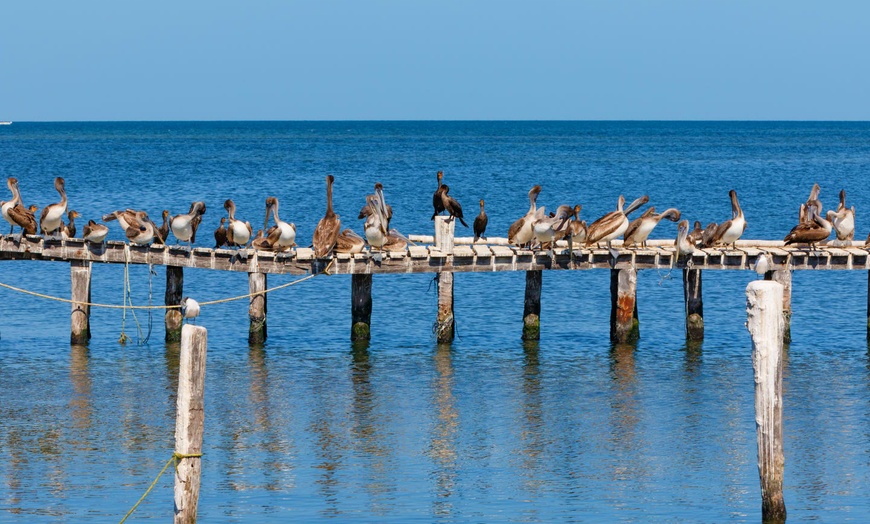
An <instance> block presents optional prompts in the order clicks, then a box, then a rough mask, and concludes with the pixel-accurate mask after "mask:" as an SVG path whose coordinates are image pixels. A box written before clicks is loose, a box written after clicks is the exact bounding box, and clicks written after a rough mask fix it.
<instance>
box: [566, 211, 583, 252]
mask: <svg viewBox="0 0 870 524" xmlns="http://www.w3.org/2000/svg"><path fill="white" fill-rule="evenodd" d="M581 209H583V206H580V205H576V206H574V211H575V218H574V219H573V220H571V227H570V228H569V229H570V232H569V233H568V249H569V250H570V251H571V252H572V253H573V252H574V245H575V244H576V245H578V246H582V245H583V244H584V243H585V242H586V230H587V227H586V221H585V220H580V210H581Z"/></svg>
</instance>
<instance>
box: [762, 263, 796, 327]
mask: <svg viewBox="0 0 870 524" xmlns="http://www.w3.org/2000/svg"><path fill="white" fill-rule="evenodd" d="M764 280H772V281H774V282H777V283H779V284H780V285H781V286H782V320H783V323H784V324H783V328H782V341H783V342H785V343H786V344H791V271H788V270H787V269H777V270H774V271H768V272H767V273H765V274H764Z"/></svg>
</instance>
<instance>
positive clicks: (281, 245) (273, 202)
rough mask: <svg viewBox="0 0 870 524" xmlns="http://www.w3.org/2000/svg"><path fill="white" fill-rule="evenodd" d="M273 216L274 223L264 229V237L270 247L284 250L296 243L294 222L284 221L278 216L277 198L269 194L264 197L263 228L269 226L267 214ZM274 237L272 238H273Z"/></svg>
mask: <svg viewBox="0 0 870 524" xmlns="http://www.w3.org/2000/svg"><path fill="white" fill-rule="evenodd" d="M270 213H271V215H272V216H273V217H275V225H274V226H272V228H270V229H267V230H266V237H267V238H268V239H270V240H269V242H270V244H271V246H272V249H274V250H276V251H284V250H286V249H289V248H291V247H293V246H295V245H296V224H294V223H293V222H284V221H283V220H281V219H280V218H279V217H278V199H277V198H275V197H273V196H271V197H269V198H267V199H266V221H265V223H264V224H263V229H266V228H267V227H268V226H269V214H270ZM273 239H274V240H273Z"/></svg>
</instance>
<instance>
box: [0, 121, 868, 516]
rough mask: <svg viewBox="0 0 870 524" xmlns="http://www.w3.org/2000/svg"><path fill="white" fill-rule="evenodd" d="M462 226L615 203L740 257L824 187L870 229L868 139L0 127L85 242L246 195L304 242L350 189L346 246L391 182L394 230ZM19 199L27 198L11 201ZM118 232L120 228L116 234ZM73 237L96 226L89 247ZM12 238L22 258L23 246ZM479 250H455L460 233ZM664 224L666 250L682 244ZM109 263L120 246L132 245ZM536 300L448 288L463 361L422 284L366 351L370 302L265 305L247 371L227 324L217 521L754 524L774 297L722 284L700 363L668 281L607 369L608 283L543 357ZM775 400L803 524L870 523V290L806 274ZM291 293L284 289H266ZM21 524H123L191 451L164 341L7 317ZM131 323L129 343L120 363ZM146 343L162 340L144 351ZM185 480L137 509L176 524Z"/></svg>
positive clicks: (554, 306) (662, 278) (659, 132)
mask: <svg viewBox="0 0 870 524" xmlns="http://www.w3.org/2000/svg"><path fill="white" fill-rule="evenodd" d="M438 170H443V171H444V173H445V182H446V183H447V184H449V185H450V187H451V195H453V196H455V197H456V198H457V199H458V200H459V201H460V202H461V203H462V204H463V206H464V209H465V213H466V215H468V216H472V217H473V216H474V215H476V213H477V205H476V202H477V200H479V199H481V198H482V199H485V200H486V202H487V212H488V214H489V217H490V222H489V230H488V232H489V234H491V235H493V236H505V235H506V231H507V228H508V226H509V225H510V223H511V222H512V221H513V220H515V219H516V218H518V217H519V216H521V215H522V214H523V213H524V212H525V211H526V209H527V208H528V199H527V196H526V193H527V191H528V189H529V188H530V187H531V186H532V185H534V184H541V185H542V186H543V188H544V189H543V192H542V193H541V196H540V199H539V203H540V204H543V205H545V206H547V207H548V208H554V207H555V206H558V205H559V204H563V203H569V204H574V203H579V204H582V205H583V211H582V217H583V218H585V219H586V220H589V221H591V220H594V219H595V218H597V217H598V216H601V215H602V214H604V213H606V212H608V211H610V210H612V209H613V208H614V207H615V204H616V198H617V197H618V195H620V194H624V195H625V196H626V198H627V199H628V200H629V201H630V200H633V199H634V198H636V197H637V196H640V195H641V194H648V195H649V196H650V204H651V205H655V206H656V207H657V208H658V209H660V210H661V209H664V208H667V207H677V208H679V209H680V210H681V211H682V212H683V215H684V217H685V218H688V219H689V220H690V221H694V220H701V221H702V222H703V223H705V224H706V223H707V222H709V221H721V220H723V219H725V218H728V217H729V216H730V204H729V201H728V196H727V194H728V190H729V189H735V190H736V191H737V193H738V195H739V198H740V202H741V204H742V206H743V208H744V211H745V214H746V217H747V220H748V224H749V225H748V228H747V231H746V234H745V235H744V238H759V239H780V238H782V237H783V236H784V235H785V234H786V233H787V232H788V230H789V229H790V228H791V227H792V226H793V225H794V224H795V221H796V217H797V207H798V204H799V203H800V202H802V201H803V200H805V199H806V196H807V194H808V192H809V189H810V187H811V185H812V184H813V183H814V182H818V183H819V184H821V186H822V193H821V200H822V201H823V203H824V204H825V206H826V208H827V207H833V206H834V205H835V204H836V200H837V193H838V192H839V190H840V189H846V191H847V193H848V201H849V205H855V207H856V208H857V233H856V238H859V239H863V238H864V237H865V235H867V233H868V230H870V227H868V226H870V223H868V221H867V220H865V218H864V217H865V215H864V211H863V210H865V209H867V208H868V204H870V189H868V187H867V184H866V176H867V173H870V124H868V123H842V122H813V123H795V122H782V123H779V122H770V123H757V122H753V123H747V122H147V123H26V122H25V123H19V122H16V123H14V124H13V125H11V126H2V127H0V176H2V177H4V178H5V177H9V176H14V177H17V178H18V179H19V180H20V187H21V190H22V194H23V197H24V200H25V202H26V203H28V204H30V203H36V204H38V205H39V206H40V207H41V206H44V205H46V204H49V203H52V202H55V201H57V194H56V192H55V191H54V189H53V185H52V181H53V178H54V177H56V176H63V177H64V178H65V179H66V182H67V184H66V187H67V191H68V194H69V198H70V207H71V208H72V209H76V210H78V211H79V212H80V213H81V214H82V219H80V220H79V222H78V223H79V228H81V227H82V226H83V225H84V223H85V222H86V221H87V220H88V219H92V218H93V219H99V217H100V216H101V215H102V214H104V213H106V212H109V211H112V210H115V209H121V208H127V207H134V208H142V209H146V210H148V212H149V213H150V214H151V215H152V217H155V218H156V217H159V215H160V212H161V211H162V210H163V209H169V210H170V212H171V213H172V214H177V213H182V212H186V211H187V209H188V207H189V205H190V202H191V201H193V200H203V201H205V202H206V204H207V207H208V210H207V212H206V215H205V217H204V223H203V226H202V229H201V230H200V233H199V235H198V239H197V243H198V245H202V246H209V247H210V245H211V244H210V241H211V231H212V230H213V229H214V228H215V227H216V226H217V223H218V220H219V217H220V216H222V215H223V213H222V211H223V209H222V203H223V201H224V200H225V199H226V198H233V199H234V200H235V202H236V204H237V208H238V211H237V215H238V216H239V217H242V218H244V219H246V220H250V221H251V223H252V224H253V225H254V226H255V227H257V226H258V225H260V224H261V223H262V220H263V213H264V200H265V198H266V197H267V196H270V195H274V196H277V197H278V198H279V199H280V202H281V207H280V211H281V217H282V218H283V219H285V220H290V221H293V222H295V224H296V226H297V231H298V241H299V242H300V244H303V245H304V244H305V243H307V242H308V241H310V238H311V233H312V231H313V229H314V226H315V225H316V223H317V220H319V218H320V217H321V216H322V214H323V211H324V207H325V204H324V187H325V183H324V177H325V175H327V174H330V173H331V174H333V175H335V177H336V186H335V207H336V211H337V212H338V213H339V214H340V215H341V216H342V221H343V224H344V225H346V226H350V227H353V228H354V229H356V230H357V231H361V227H360V226H361V223H360V221H359V220H357V219H356V215H357V213H358V211H359V208H360V207H361V206H362V204H363V203H364V195H365V194H366V193H369V192H371V188H372V186H373V184H374V183H375V182H376V181H380V182H382V183H383V184H384V186H385V192H386V198H387V201H388V202H389V203H390V204H391V205H392V206H393V208H394V219H393V225H394V226H395V227H396V228H398V229H399V230H400V231H402V232H403V233H406V234H409V233H415V234H417V233H419V234H430V233H431V231H432V222H431V221H430V220H429V217H430V216H431V203H430V202H431V195H432V192H433V191H434V189H435V187H436V178H435V173H436V172H437V171H438ZM4 198H6V197H4ZM110 227H111V225H110ZM80 230H81V229H80ZM3 232H4V233H5V232H6V231H3ZM458 234H460V235H462V234H463V233H462V232H459V233H458ZM674 234H675V227H674V225H673V224H672V223H670V222H666V223H663V224H661V225H660V226H659V228H658V229H657V230H656V231H655V232H654V234H653V237H656V238H673V236H674ZM110 238H113V239H121V238H122V235H121V233H120V231H119V230H118V229H117V226H115V227H114V228H113V231H112V233H111V235H110ZM0 268H2V269H0V281H2V282H4V283H9V284H14V285H18V286H22V287H25V288H28V289H31V290H33V291H37V292H41V293H46V294H49V295H56V296H68V294H69V268H68V264H64V263H60V262H57V263H55V262H14V261H3V262H2V263H0ZM130 276H131V290H132V296H133V301H134V303H136V304H146V303H148V301H149V295H151V300H153V302H154V303H157V304H160V303H162V299H163V291H164V282H165V280H164V276H163V272H162V269H161V268H158V271H157V274H156V275H149V272H148V269H147V268H145V267H132V268H131V269H130ZM524 277H525V275H524V274H523V273H522V272H517V273H496V274H458V275H457V276H456V284H455V293H456V318H457V334H458V336H457V339H456V340H455V342H454V343H453V344H452V345H450V346H440V345H438V344H437V343H436V342H435V341H434V339H433V337H432V331H431V329H432V322H433V320H434V317H435V311H436V296H435V293H434V286H433V285H432V282H431V279H432V275H430V274H418V275H389V276H386V275H385V276H378V277H376V278H375V279H374V285H373V300H374V308H373V314H372V341H371V344H370V345H369V346H368V347H367V348H354V347H352V346H351V344H350V342H349V331H350V279H349V278H348V277H345V276H331V277H318V278H315V279H312V280H311V281H308V282H306V283H304V284H301V285H299V286H294V287H291V288H287V289H285V290H282V291H279V292H276V293H273V294H271V295H270V296H269V305H268V326H269V339H268V341H267V344H266V345H265V347H263V348H249V347H248V345H247V325H248V317H247V304H246V302H244V301H242V302H231V303H226V304H220V305H215V306H211V307H206V308H204V310H203V313H202V315H201V317H200V319H199V323H200V324H201V325H204V326H206V327H207V328H208V330H209V355H208V364H207V378H206V428H205V438H204V453H205V456H204V458H203V461H202V464H203V476H202V493H201V499H200V504H199V516H200V518H201V519H202V520H203V521H204V522H286V521H288V520H290V519H295V520H297V521H303V522H310V521H320V520H332V521H338V522H345V521H355V522H356V521H358V522H436V521H443V522H614V521H618V522H661V521H667V522H722V521H731V522H756V521H758V520H759V519H760V514H761V495H760V487H759V481H758V471H757V466H756V444H755V423H754V406H753V388H754V385H753V373H752V364H751V360H750V352H751V346H750V340H749V336H748V333H747V332H746V329H745V327H744V322H745V318H746V315H745V294H744V290H745V287H746V285H747V284H748V283H749V282H750V281H752V280H753V279H755V278H757V276H756V275H755V273H753V272H748V271H747V272H735V271H707V272H705V274H704V302H705V307H704V313H705V326H706V331H705V333H706V339H705V340H704V342H703V344H701V345H700V346H687V345H686V343H685V340H684V332H683V329H684V324H683V306H682V292H683V290H682V283H681V279H680V278H679V273H678V272H677V271H674V272H669V271H668V270H666V269H662V270H658V271H654V270H649V271H642V272H641V273H640V276H639V283H638V303H639V314H640V322H641V340H640V341H639V342H638V344H637V345H636V346H616V347H614V346H611V345H610V343H609V326H608V319H609V313H610V312H609V274H608V273H607V272H605V271H576V272H558V271H553V272H546V273H545V274H544V285H543V295H542V314H541V340H540V342H539V343H525V344H524V343H523V342H522V341H521V340H520V332H521V327H522V302H523V300H522V299H523V289H524V282H525V278H524ZM793 278H794V290H793V297H792V300H793V302H792V306H793V317H792V338H793V340H792V343H791V345H790V346H789V347H788V349H787V353H786V359H785V370H784V373H785V376H784V418H785V422H784V436H785V458H786V466H785V501H786V505H787V508H788V512H789V516H790V517H791V519H792V520H794V521H797V522H804V521H810V520H813V521H820V522H845V521H856V522H866V521H868V520H870V502H868V499H867V495H866V494H867V493H868V492H870V468H868V465H870V464H868V463H870V353H868V345H867V341H866V329H867V327H866V326H867V278H868V275H867V273H866V272H864V271H843V272H826V271H819V272H812V273H810V272H795V274H794V276H793ZM290 280H292V277H289V276H288V277H283V276H270V277H269V285H270V286H273V285H278V284H281V283H284V282H289V281H290ZM184 286H185V294H189V295H191V296H194V297H196V298H197V299H199V300H201V301H205V300H213V299H218V298H224V297H228V296H234V295H241V294H244V293H246V292H247V279H246V275H244V274H241V275H238V274H226V273H223V272H211V271H208V270H186V271H185V282H184ZM123 296H124V279H123V268H122V267H120V266H114V265H112V266H110V265H106V266H95V267H94V273H93V294H92V298H93V300H94V301H95V302H104V303H116V304H117V303H120V302H121V300H122V299H123ZM0 300H2V303H0V310H2V321H0V478H2V482H3V487H2V489H0V522H81V521H93V522H117V521H118V520H120V519H121V517H123V515H124V514H125V513H126V512H127V510H128V509H130V507H132V505H133V504H134V503H135V502H136V501H137V500H138V499H139V497H140V496H141V495H142V494H143V493H144V491H145V490H146V489H147V487H148V486H149V484H150V483H151V481H152V480H153V479H154V477H155V476H156V474H157V473H158V472H159V471H160V469H161V468H162V467H163V464H164V463H165V462H166V460H167V459H168V458H169V456H170V454H171V452H172V449H173V445H174V428H175V391H176V387H177V365H178V348H177V346H173V345H166V344H164V343H163V342H162V339H163V327H162V318H161V316H160V315H159V314H155V315H153V316H149V315H147V314H143V313H142V312H138V313H137V316H136V318H133V316H132V315H131V314H130V313H128V314H127V315H126V318H124V317H123V316H122V313H121V312H120V311H118V310H104V309H101V310H94V311H93V312H92V318H91V326H92V331H93V339H92V341H91V343H90V345H89V346H88V347H77V346H76V347H71V346H70V345H69V344H68V343H67V341H68V337H69V306H68V304H64V303H60V302H51V301H46V300H44V299H39V298H35V297H31V296H24V295H19V294H15V293H14V292H12V291H9V290H5V289H3V290H0ZM122 326H123V329H124V331H125V332H126V333H127V334H130V335H131V336H133V338H134V341H135V340H137V339H140V338H142V337H144V335H146V334H147V333H148V331H149V326H150V327H151V328H153V329H152V331H151V337H150V340H149V341H148V342H147V343H145V344H141V345H140V344H136V343H133V344H129V345H126V346H122V345H120V344H118V342H117V340H118V337H119V335H120V333H121V330H122ZM139 327H141V329H142V336H141V337H140V334H139V331H138V330H139ZM171 514H172V476H171V475H169V474H167V475H165V476H164V477H163V478H162V479H161V480H160V481H159V482H158V484H157V487H156V488H155V490H154V491H153V492H152V493H151V494H150V495H149V496H148V498H147V499H146V500H145V502H144V503H143V504H142V505H141V506H140V507H139V508H138V509H137V510H136V512H135V513H134V516H133V518H134V519H136V520H144V519H160V520H165V519H167V518H170V516H171Z"/></svg>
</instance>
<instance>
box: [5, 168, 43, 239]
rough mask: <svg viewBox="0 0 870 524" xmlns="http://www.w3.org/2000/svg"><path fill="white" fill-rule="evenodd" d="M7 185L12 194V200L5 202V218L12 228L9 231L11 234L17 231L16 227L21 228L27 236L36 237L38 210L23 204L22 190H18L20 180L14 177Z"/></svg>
mask: <svg viewBox="0 0 870 524" xmlns="http://www.w3.org/2000/svg"><path fill="white" fill-rule="evenodd" d="M6 185H7V186H8V187H9V191H11V192H12V200H10V201H9V202H3V204H2V206H0V207H2V209H3V218H5V219H6V221H7V222H9V223H10V224H11V225H12V227H11V228H10V229H9V234H10V235H11V234H12V232H13V231H14V230H15V226H18V227H20V228H21V230H22V232H23V233H24V234H26V235H35V234H36V215H34V213H35V212H36V209H33V208H32V207H33V206H31V208H27V207H24V204H22V203H21V190H19V189H18V179H17V178H14V177H9V178H8V179H7V180H6Z"/></svg>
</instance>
